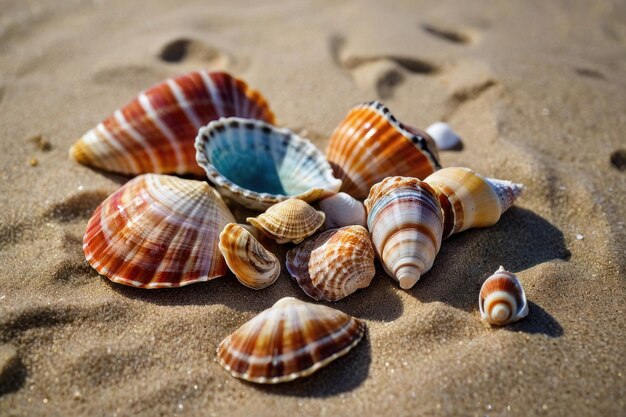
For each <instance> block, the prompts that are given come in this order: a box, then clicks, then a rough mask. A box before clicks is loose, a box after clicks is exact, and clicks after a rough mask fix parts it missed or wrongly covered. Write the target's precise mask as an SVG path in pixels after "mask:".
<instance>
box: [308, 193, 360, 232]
mask: <svg viewBox="0 0 626 417" xmlns="http://www.w3.org/2000/svg"><path fill="white" fill-rule="evenodd" d="M319 206H320V209H322V211H323V212H324V213H325V214H326V220H325V221H324V227H325V228H326V229H334V228H337V227H343V226H352V225H359V226H363V227H366V226H367V214H366V213H365V206H364V205H363V203H361V202H360V201H359V200H357V199H355V198H353V197H351V196H350V195H349V194H346V193H337V194H335V195H333V196H331V197H328V198H325V199H323V200H322V201H320V202H319Z"/></svg>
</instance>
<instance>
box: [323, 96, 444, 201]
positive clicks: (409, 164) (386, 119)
mask: <svg viewBox="0 0 626 417" xmlns="http://www.w3.org/2000/svg"><path fill="white" fill-rule="evenodd" d="M326 156H327V158H328V161H329V162H330V164H331V165H332V167H333V169H334V170H335V176H336V177H337V178H339V179H341V180H342V181H343V186H342V188H341V191H344V192H346V193H348V194H350V195H351V196H352V197H355V198H358V199H363V198H365V197H367V194H368V192H369V190H370V188H371V187H372V185H374V184H376V183H377V182H379V181H381V180H383V179H384V178H387V177H391V176H397V175H401V176H407V177H416V178H425V177H427V176H428V175H429V174H431V173H432V172H433V171H435V170H436V169H437V168H439V160H438V155H437V149H436V146H435V143H434V141H433V140H432V139H431V138H430V137H429V136H428V135H427V134H426V133H424V132H422V131H419V130H418V129H415V128H411V127H409V126H406V125H403V124H402V123H400V122H399V121H398V120H397V119H396V118H395V116H394V115H392V114H391V112H390V111H389V109H388V108H387V107H385V106H384V105H382V104H381V103H379V102H377V101H373V102H370V103H364V104H361V105H359V106H356V107H354V108H353V109H352V110H350V112H349V113H348V115H347V116H346V118H345V119H344V120H343V121H342V122H341V123H340V124H339V126H337V128H336V129H335V131H334V132H333V134H332V136H331V137H330V142H329V144H328V149H327V151H326Z"/></svg>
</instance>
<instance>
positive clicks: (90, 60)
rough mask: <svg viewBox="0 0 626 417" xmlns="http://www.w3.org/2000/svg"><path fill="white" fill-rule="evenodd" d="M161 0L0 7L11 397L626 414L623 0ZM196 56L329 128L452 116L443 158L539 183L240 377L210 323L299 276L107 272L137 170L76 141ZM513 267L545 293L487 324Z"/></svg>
mask: <svg viewBox="0 0 626 417" xmlns="http://www.w3.org/2000/svg"><path fill="white" fill-rule="evenodd" d="M145 3H146V4H145V5H144V4H139V2H130V1H106V0H99V1H94V2H86V1H73V0H72V1H64V2H35V1H20V2H15V1H9V0H5V1H1V2H0V8H1V10H2V13H1V14H0V143H1V145H2V151H1V152H0V176H1V178H0V415H2V416H13V415H16V416H17V415H20V416H21V415H23V416H44V415H46V416H56V415H59V416H61V415H62V416H78V415H98V416H100V415H103V416H105V415H106V416H134V415H146V416H147V415H150V416H152V415H168V416H169V415H215V416H224V415H235V416H249V415H258V416H291V415H327V416H331V415H360V416H369V415H372V416H373V415H395V416H416V415H420V416H421V415H424V416H431V415H459V416H484V415H489V416H533V415H541V416H543V415H546V416H571V415H580V416H618V415H625V414H626V404H625V402H626V365H625V364H624V354H625V353H626V319H625V314H626V305H625V304H626V303H625V302H626V296H625V278H624V277H625V274H626V256H625V255H624V254H625V253H626V224H625V222H626V210H625V209H624V207H625V205H626V171H624V170H621V171H620V169H619V166H620V164H621V165H622V166H623V164H624V159H625V156H624V154H626V140H625V133H624V130H625V128H626V113H625V112H624V110H625V109H626V80H625V78H624V74H626V7H625V5H624V3H620V2H611V1H594V2H591V1H586V0H580V1H564V0H563V1H550V2H533V3H535V4H531V3H530V2H524V1H517V2H513V1H511V2H490V1H477V2H462V1H456V2H451V1H445V0H444V1H434V0H433V1H413V0H405V1H396V2H384V4H383V2H374V1H371V2H357V1H341V2H340V1H318V2H288V1H284V2H279V1H264V2H253V1H250V2H249V3H243V2H231V1H229V2H226V1H223V2H215V1H214V2H207V1H195V2H182V1H165V0H156V1H151V2H149V6H148V5H147V4H148V2H145ZM618 3H619V4H620V5H619V6H618V5H617V4H618ZM198 68H209V69H224V70H227V71H229V72H231V73H233V74H234V75H236V76H238V77H241V78H243V79H244V80H246V81H247V82H249V83H250V85H251V86H252V87H254V88H256V89H258V90H260V91H261V92H262V93H263V94H264V95H265V96H266V97H267V98H268V100H269V102H270V104H271V107H272V109H273V110H274V112H275V113H276V115H277V118H278V121H279V123H280V125H282V126H285V127H289V128H291V129H293V130H295V131H297V132H302V133H303V135H304V136H306V137H308V138H310V139H311V140H313V141H314V142H315V143H316V144H317V145H319V147H320V148H322V149H324V147H325V146H326V143H327V140H328V137H329V136H330V134H331V132H332V130H333V128H334V127H335V126H336V125H337V124H338V123H339V121H340V120H341V119H342V118H343V117H344V116H345V115H346V113H347V112H348V110H349V108H350V107H351V106H353V105H355V104H357V103H359V102H362V101H366V100H373V99H378V100H381V101H382V102H384V103H385V104H386V105H388V106H389V107H390V109H391V110H392V111H393V112H394V114H395V115H396V116H397V117H398V118H399V119H400V120H402V121H404V122H406V123H408V124H412V125H415V126H418V127H422V128H425V127H426V126H428V125H429V124H430V123H432V122H435V121H438V120H446V121H447V122H448V123H450V124H451V125H452V126H453V127H454V128H455V129H456V130H457V131H458V132H459V133H460V134H461V136H462V137H463V139H464V148H463V149H462V150H460V151H451V152H442V154H441V158H442V164H443V165H444V166H454V165H461V166H469V167H472V168H474V169H475V170H477V171H478V172H480V173H483V174H485V175H488V176H492V177H498V178H506V179H511V180H514V181H516V182H521V183H524V184H525V185H526V191H525V194H524V195H523V196H522V198H521V199H520V200H519V201H518V204H517V205H516V207H514V208H512V209H511V210H509V211H508V212H507V213H505V215H503V217H502V219H501V220H500V222H499V223H498V224H497V225H495V226H493V227H491V228H488V229H480V230H469V231H466V232H463V233H462V234H459V235H456V236H454V237H452V238H450V239H448V240H446V241H445V242H444V244H443V246H442V249H441V252H440V253H439V255H438V257H437V259H436V261H435V265H434V267H433V268H432V270H431V271H430V272H429V273H428V274H426V275H425V276H424V277H423V278H422V280H421V281H420V282H418V284H417V285H416V286H415V287H414V288H413V289H411V290H409V291H402V290H400V289H399V288H398V286H397V285H396V284H395V283H394V282H393V281H392V280H391V279H390V278H388V277H386V276H385V275H384V274H383V273H382V268H380V267H378V270H379V273H378V274H377V277H376V278H375V279H374V281H373V283H372V285H371V286H370V287H369V288H367V289H365V290H361V291H359V292H357V293H355V294H354V295H352V296H350V297H348V298H346V299H344V300H342V301H340V302H338V303H336V304H334V306H335V307H336V308H338V309H340V310H342V311H344V312H347V313H349V314H352V315H354V316H357V317H360V318H363V319H365V321H366V323H367V327H368V333H367V336H366V338H365V339H364V341H363V342H362V343H361V344H359V345H358V346H357V347H356V348H355V349H354V350H353V351H352V352H351V353H350V354H349V355H347V356H346V357H344V358H341V359H339V360H337V361H336V362H334V363H332V364H331V365H329V366H328V367H327V368H324V369H323V370H321V371H319V372H318V373H316V374H314V375H313V376H312V377H310V378H307V379H304V380H301V381H297V382H293V383H288V384H283V385H279V386H269V387H266V386H256V385H252V384H249V383H244V382H241V381H239V380H236V379H234V378H232V377H231V376H230V375H229V374H228V373H227V372H225V371H224V370H223V369H222V368H221V367H220V366H219V364H218V363H217V362H216V358H215V349H216V346H217V344H218V343H219V342H220V341H221V340H222V339H223V338H224V337H225V336H227V335H228V334H229V333H230V332H232V331H233V330H235V329H236V328H237V327H238V326H240V325H241V324H243V323H244V322H245V321H247V320H248V319H250V318H251V317H253V316H254V315H255V314H257V313H258V312H260V311H262V310H263V309H265V308H267V307H269V306H271V305H272V304H273V303H274V302H275V301H277V300H278V299H280V298H281V297H284V296H295V297H298V298H301V299H305V295H304V293H302V291H300V289H299V288H297V287H296V286H295V285H294V284H293V283H292V281H291V279H290V277H289V276H288V274H287V273H286V272H284V271H283V273H282V275H281V277H280V278H279V280H278V281H277V282H276V283H275V284H274V285H272V286H271V287H269V288H267V289H265V290H262V291H258V292H255V291H254V290H250V289H247V288H245V287H243V286H241V285H240V284H239V283H238V282H237V281H236V280H235V279H234V278H233V276H232V275H227V276H225V277H223V278H219V279H216V280H214V281H211V282H209V283H203V284H196V285H191V286H188V287H184V288H180V289H170V290H153V291H147V290H141V289H135V288H129V287H123V286H120V285H117V284H113V283H111V282H109V281H108V280H107V279H106V278H104V277H101V276H99V275H98V274H97V273H96V272H95V271H94V270H92V269H91V268H90V267H89V265H88V264H87V263H86V261H85V260H84V256H83V253H82V243H81V242H82V236H83V233H84V231H85V227H86V224H87V220H88V219H89V217H90V215H91V213H92V212H93V210H94V209H95V207H96V206H97V205H98V204H99V203H100V202H101V201H102V200H103V199H104V198H105V197H106V196H107V195H108V194H110V193H111V192H113V191H114V190H115V189H116V188H117V187H119V185H120V184H122V183H123V182H124V181H126V180H127V179H128V178H126V177H122V176H117V175H110V174H105V173H102V172H98V171H94V170H91V169H89V168H87V167H84V166H81V165H79V164H77V163H75V162H73V161H71V160H69V159H68V157H67V152H68V149H69V147H70V145H71V144H72V143H74V141H75V140H76V139H77V138H78V137H80V135H81V134H82V133H84V132H85V131H87V130H88V129H89V128H91V127H93V126H95V125H96V124H97V123H98V122H100V121H101V120H102V119H104V118H105V117H107V116H108V115H109V114H111V113H112V112H113V111H114V110H115V109H116V108H118V107H120V106H121V105H123V104H124V103H126V102H127V101H129V100H130V99H132V98H133V97H134V96H135V95H136V94H137V93H138V92H139V91H140V90H142V89H144V88H146V87H148V86H150V85H152V84H154V83H155V82H158V81H160V80H162V79H165V78H167V77H170V76H174V75H177V74H182V73H184V72H187V71H190V70H194V69H198ZM38 135H41V137H40V138H39V139H37V138H36V137H37V136H38ZM33 138H35V139H33ZM620 149H621V150H622V151H621V153H619V150H620ZM612 154H613V158H612ZM620 155H621V162H620V157H619V156H620ZM611 159H613V163H612V162H611ZM234 212H235V213H236V214H237V216H238V218H239V219H242V218H243V216H245V215H246V214H247V213H246V212H245V210H242V209H235V210H234ZM285 250H286V248H285V247H283V248H280V250H279V255H280V256H281V257H282V259H284V254H285ZM500 265H504V266H505V267H506V268H507V269H508V270H510V271H513V272H515V273H516V274H517V275H518V276H519V278H520V280H521V281H522V283H523V285H524V287H525V289H526V293H527V296H528V299H529V301H530V314H529V316H528V317H527V318H526V319H524V320H522V321H520V322H518V323H516V324H514V325H511V326H508V327H506V328H502V329H492V328H489V327H488V326H487V325H485V324H483V323H482V322H481V320H480V319H479V313H478V305H477V298H478V290H479V288H480V285H481V283H482V282H483V281H484V280H485V279H486V278H487V277H488V276H489V275H490V274H491V273H493V272H494V271H495V270H496V269H497V268H498V267H499V266H500Z"/></svg>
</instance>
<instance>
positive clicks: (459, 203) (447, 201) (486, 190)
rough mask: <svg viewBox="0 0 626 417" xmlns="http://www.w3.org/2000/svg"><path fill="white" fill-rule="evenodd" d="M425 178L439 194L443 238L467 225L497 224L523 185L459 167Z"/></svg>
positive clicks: (465, 228)
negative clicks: (487, 176) (486, 176)
mask: <svg viewBox="0 0 626 417" xmlns="http://www.w3.org/2000/svg"><path fill="white" fill-rule="evenodd" d="M424 181H425V182H427V183H428V184H429V185H430V186H431V187H433V189H434V190H435V191H436V192H437V195H438V196H439V202H440V204H441V207H442V209H443V220H444V231H443V237H444V239H445V238H446V237H449V236H450V235H452V234H453V233H459V232H462V231H464V230H467V229H469V228H470V227H487V226H491V225H494V224H496V223H497V221H498V220H499V219H500V216H501V215H502V213H504V212H505V211H506V210H508V209H509V207H511V206H512V205H513V203H514V202H515V200H516V199H517V197H518V196H519V195H520V194H521V193H522V190H523V189H524V186H523V185H522V184H516V183H514V182H511V181H507V180H499V179H495V178H485V177H483V176H482V175H479V174H477V173H476V172H474V171H473V170H471V169H469V168H461V167H450V168H444V169H441V170H439V171H437V172H435V173H433V174H431V175H429V176H428V177H427V178H426V179H425V180H424Z"/></svg>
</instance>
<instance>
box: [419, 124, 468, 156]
mask: <svg viewBox="0 0 626 417" xmlns="http://www.w3.org/2000/svg"><path fill="white" fill-rule="evenodd" d="M426 133H428V135H429V136H430V137H431V138H433V140H434V141H435V144H437V149H439V150H442V151H445V150H448V149H453V148H456V147H457V146H459V145H460V144H461V138H460V137H459V135H457V134H456V132H455V131H454V130H452V128H451V127H450V125H449V124H447V123H444V122H437V123H433V124H432V125H430V126H428V127H427V128H426Z"/></svg>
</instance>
